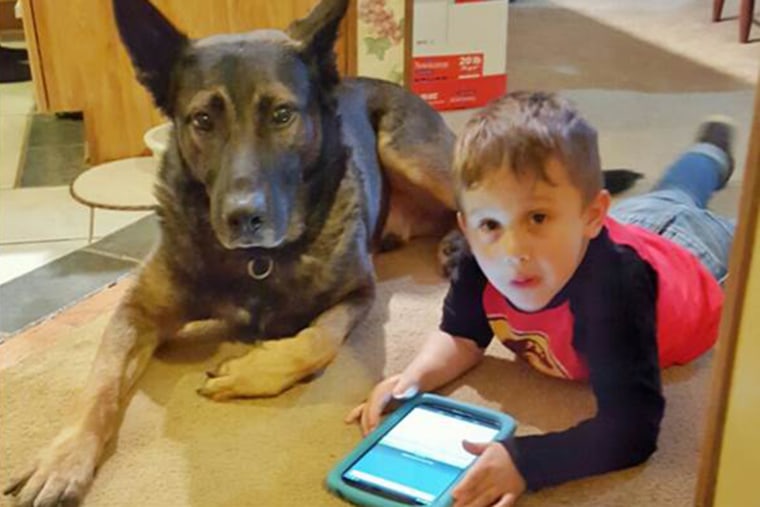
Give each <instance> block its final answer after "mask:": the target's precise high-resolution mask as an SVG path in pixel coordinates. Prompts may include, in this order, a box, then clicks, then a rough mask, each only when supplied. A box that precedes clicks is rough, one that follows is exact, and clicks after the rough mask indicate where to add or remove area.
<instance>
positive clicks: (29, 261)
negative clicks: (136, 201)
mask: <svg viewBox="0 0 760 507" xmlns="http://www.w3.org/2000/svg"><path fill="white" fill-rule="evenodd" d="M34 112H35V104H34V97H33V89H32V83H31V82H24V83H8V84H6V83H2V84H0V301H2V302H3V305H2V306H3V309H2V311H0V342H1V341H2V337H3V336H5V335H8V334H10V333H13V332H15V331H18V330H19V329H21V328H23V327H24V326H26V325H28V324H29V323H31V322H34V321H36V320H38V319H40V318H43V317H45V316H46V315H48V314H50V313H52V312H55V311H57V310H59V309H60V308H62V307H64V306H66V305H67V303H71V302H74V301H77V300H79V299H81V297H82V296H84V295H86V294H88V293H90V292H93V291H96V290H99V289H100V288H102V287H103V286H105V285H108V284H109V283H111V282H113V281H114V280H115V279H117V278H119V277H120V276H122V275H123V274H124V273H126V272H129V271H130V270H132V269H133V268H134V267H135V266H136V265H137V262H139V259H140V258H142V257H143V256H144V254H145V252H147V251H148V249H149V248H150V243H151V242H152V240H153V238H154V237H155V225H154V223H153V222H152V219H151V218H147V219H146V220H144V221H143V222H142V223H141V224H137V225H136V226H135V227H133V228H131V230H133V231H135V232H138V234H137V236H138V237H137V238H133V237H132V236H133V235H132V234H130V233H129V230H128V231H126V232H124V233H121V234H120V236H122V237H127V238H132V239H133V241H129V242H126V243H125V241H124V240H123V239H122V240H118V239H117V240H113V239H106V240H104V241H99V240H101V239H102V238H105V237H107V236H109V235H110V234H112V233H114V232H115V231H122V230H123V229H124V228H125V227H127V226H129V225H131V224H133V223H134V222H136V221H139V220H140V219H142V218H145V217H146V216H148V215H150V213H149V212H122V211H109V210H95V211H94V214H93V216H92V217H91V215H90V208H88V207H87V206H84V205H82V204H80V203H78V202H76V201H75V200H74V199H73V198H72V197H71V195H70V193H69V187H68V185H67V184H62V183H63V181H57V182H54V184H55V185H56V186H26V187H20V186H19V183H20V182H21V177H22V174H20V168H22V167H24V164H25V162H26V160H25V157H26V156H28V154H29V153H30V152H31V151H34V150H35V149H36V150H38V151H40V150H42V149H43V148H41V147H39V146H38V145H35V142H36V141H35V140H38V141H39V140H40V139H41V135H42V136H44V134H39V133H38V134H37V135H36V136H35V135H33V134H35V133H34V132H30V129H31V118H32V116H33V113H34ZM68 130H71V129H64V130H63V134H65V137H67V139H61V140H60V141H61V142H63V143H67V142H69V141H71V140H70V139H68V137H71V136H69V135H68V134H70V132H68ZM63 147H64V148H71V149H76V146H74V145H73V144H71V143H69V144H67V145H66V146H63ZM56 148H59V147H56ZM40 155H44V156H46V157H48V158H50V157H51V156H52V157H55V155H54V154H53V153H41V154H40ZM43 158H44V157H43ZM27 176H28V175H27ZM37 178H39V175H37ZM39 183H41V182H38V181H32V182H31V183H30V185H35V184H39ZM91 219H93V220H94V234H93V243H92V244H90V243H89V242H88V235H89V230H90V220H91ZM145 238H147V239H145ZM143 240H144V241H143ZM10 301H12V302H13V303H14V304H13V305H9V304H7V303H8V302H10Z"/></svg>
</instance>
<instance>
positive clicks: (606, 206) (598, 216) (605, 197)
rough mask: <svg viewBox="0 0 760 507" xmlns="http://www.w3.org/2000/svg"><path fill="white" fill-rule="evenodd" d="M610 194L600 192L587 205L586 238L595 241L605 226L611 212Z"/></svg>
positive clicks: (603, 191)
mask: <svg viewBox="0 0 760 507" xmlns="http://www.w3.org/2000/svg"><path fill="white" fill-rule="evenodd" d="M610 203H611V198H610V193H609V192H608V191H606V190H604V189H602V190H600V191H599V193H598V194H596V197H594V199H593V200H592V201H591V202H590V203H588V204H587V205H586V211H585V212H584V215H585V226H584V234H585V236H586V238H588V239H593V238H595V237H597V236H598V235H599V232H600V231H601V230H602V227H603V226H604V220H605V219H606V218H607V213H608V212H609V210H610Z"/></svg>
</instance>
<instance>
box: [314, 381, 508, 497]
mask: <svg viewBox="0 0 760 507" xmlns="http://www.w3.org/2000/svg"><path fill="white" fill-rule="evenodd" d="M514 429H515V422H514V420H513V419H512V418H511V417H509V416H508V415H506V414H503V413H501V412H496V411H493V410H489V409H485V408H481V407H476V406H474V405H469V404H466V403H462V402H459V401H455V400H452V399H450V398H446V397H443V396H438V395H434V394H423V395H419V396H416V397H415V398H413V399H411V400H409V401H408V402H406V403H405V404H404V405H402V406H401V407H400V408H399V409H398V410H396V411H395V412H393V413H392V414H390V415H389V416H388V417H387V418H386V419H385V420H384V421H383V422H382V423H381V424H380V425H379V426H378V427H377V428H376V429H375V430H374V431H373V432H372V433H370V434H369V435H367V437H366V438H365V439H364V440H363V441H362V442H361V443H360V444H359V445H358V446H357V448H356V449H355V450H354V451H353V452H352V453H351V454H349V455H348V456H347V457H346V458H345V459H344V460H342V461H341V462H340V463H339V464H338V465H337V466H336V467H335V468H333V470H332V471H331V472H330V474H329V475H328V477H327V486H328V488H329V489H330V490H332V491H333V492H335V493H337V494H338V495H339V496H341V497H343V498H345V499H347V500H349V501H351V502H353V503H355V504H358V505H364V506H369V507H394V506H404V505H431V506H436V507H439V506H445V505H450V504H451V503H452V498H451V495H450V490H451V489H452V488H453V487H454V486H455V485H456V484H457V482H458V481H459V479H460V478H461V477H462V476H463V474H464V472H465V471H466V470H467V468H468V467H469V466H470V465H471V464H472V463H473V462H474V461H475V458H476V456H473V455H472V454H470V453H468V452H467V451H465V450H464V449H463V448H462V440H470V441H473V442H486V441H491V440H497V439H499V440H500V439H503V438H506V437H508V436H509V435H511V434H512V433H513V431H514Z"/></svg>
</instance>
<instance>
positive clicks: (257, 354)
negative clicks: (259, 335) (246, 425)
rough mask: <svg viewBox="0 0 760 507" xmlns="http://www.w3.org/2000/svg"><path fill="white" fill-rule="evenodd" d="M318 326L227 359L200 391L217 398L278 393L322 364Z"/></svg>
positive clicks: (209, 377) (208, 373)
mask: <svg viewBox="0 0 760 507" xmlns="http://www.w3.org/2000/svg"><path fill="white" fill-rule="evenodd" d="M314 334H315V332H314V330H312V329H311V328H309V329H305V330H303V331H301V332H300V333H299V334H298V336H296V337H295V338H286V339H282V340H275V341H265V342H262V343H261V344H258V345H256V346H254V347H253V349H252V350H251V351H250V352H248V353H247V354H246V355H244V356H242V357H238V358H235V359H229V360H227V361H225V362H223V363H222V364H221V365H219V367H218V368H217V369H216V370H215V371H213V372H207V373H206V375H207V376H208V378H207V379H206V382H205V383H204V385H203V387H201V388H200V389H198V394H201V395H203V396H206V397H207V398H211V399H212V400H215V401H224V400H229V399H232V398H244V397H255V396H276V395H278V394H280V393H281V392H283V391H285V390H286V389H288V388H289V387H291V386H293V385H294V384H295V383H296V382H298V381H299V380H302V379H303V378H305V377H308V376H309V375H311V374H312V373H314V372H315V371H316V370H317V369H318V368H319V367H321V366H322V363H323V362H324V361H322V360H321V359H320V358H319V357H317V355H316V354H315V352H316V351H318V350H319V347H318V346H317V343H318V342H317V340H316V339H315V336H313V335H314Z"/></svg>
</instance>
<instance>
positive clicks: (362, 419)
mask: <svg viewBox="0 0 760 507" xmlns="http://www.w3.org/2000/svg"><path fill="white" fill-rule="evenodd" d="M400 380H401V375H393V376H392V377H388V378H387V379H385V380H383V381H381V382H380V383H379V384H377V385H376V386H375V387H374V388H373V389H372V392H371V393H370V394H369V398H367V401H365V402H364V403H362V404H361V405H359V406H357V407H355V408H354V409H353V410H351V412H349V413H348V415H347V416H346V418H345V419H344V421H345V422H346V424H350V423H353V422H357V421H358V422H359V424H360V426H361V429H362V434H363V435H366V434H367V433H369V432H370V431H372V430H374V429H375V428H376V427H377V424H378V423H379V422H380V415H381V414H382V413H383V410H384V409H385V408H386V406H387V405H388V402H390V401H391V400H392V399H397V400H404V399H407V398H411V397H412V396H414V395H415V394H417V391H418V388H417V385H416V384H413V383H408V382H399V381H400Z"/></svg>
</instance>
